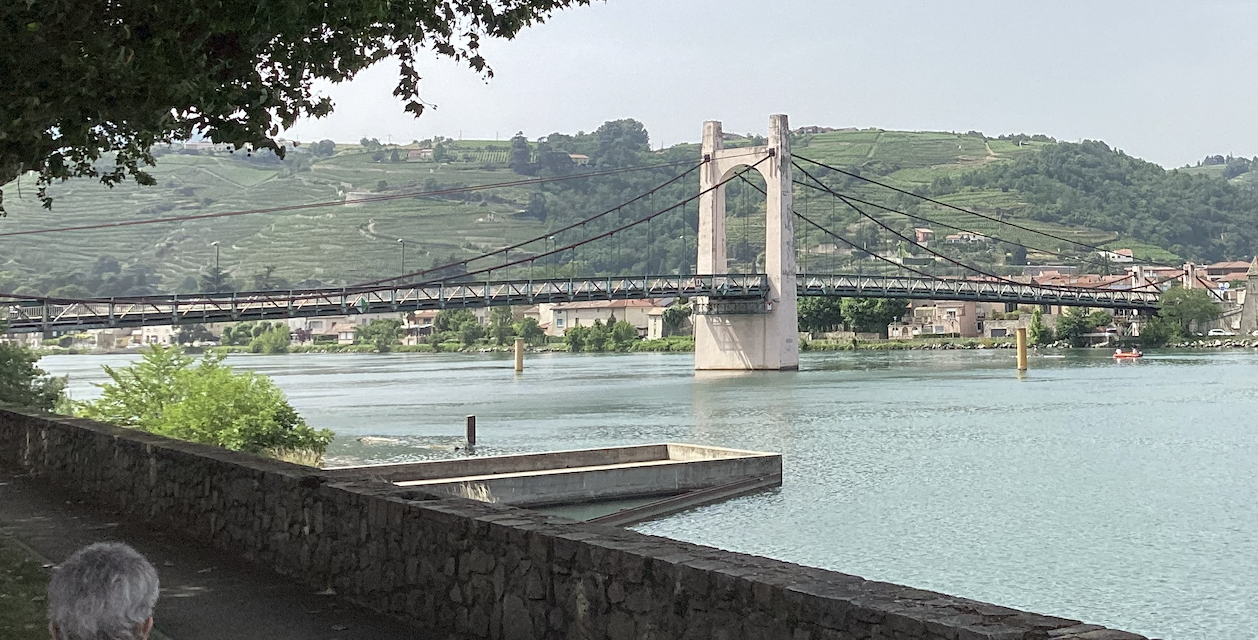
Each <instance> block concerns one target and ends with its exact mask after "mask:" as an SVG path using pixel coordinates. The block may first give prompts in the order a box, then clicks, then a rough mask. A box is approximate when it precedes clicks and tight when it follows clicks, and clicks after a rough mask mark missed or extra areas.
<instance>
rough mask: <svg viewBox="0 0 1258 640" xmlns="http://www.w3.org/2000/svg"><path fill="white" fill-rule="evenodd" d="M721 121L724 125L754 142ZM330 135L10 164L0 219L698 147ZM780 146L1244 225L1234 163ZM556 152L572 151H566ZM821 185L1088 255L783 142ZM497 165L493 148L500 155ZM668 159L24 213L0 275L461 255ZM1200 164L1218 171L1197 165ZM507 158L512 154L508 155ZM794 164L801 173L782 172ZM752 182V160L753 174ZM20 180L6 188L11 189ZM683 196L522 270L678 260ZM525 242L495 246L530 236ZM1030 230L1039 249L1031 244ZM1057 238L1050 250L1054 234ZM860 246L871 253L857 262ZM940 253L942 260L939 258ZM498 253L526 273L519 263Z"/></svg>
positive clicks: (640, 181) (1028, 219)
mask: <svg viewBox="0 0 1258 640" xmlns="http://www.w3.org/2000/svg"><path fill="white" fill-rule="evenodd" d="M755 142H757V141H756V140H753V139H741V140H740V139H733V140H730V141H728V142H727V145H730V146H739V145H746V144H753V143H755ZM362 143H364V144H365V146H364V144H349V145H346V144H339V145H337V146H336V148H335V150H334V153H332V154H331V155H328V154H327V153H321V154H320V153H313V152H312V149H311V146H310V145H306V146H303V147H301V148H299V150H297V151H295V152H291V153H290V154H289V155H288V157H287V158H286V159H285V160H283V161H281V160H280V159H278V158H276V157H274V156H271V155H268V154H260V155H256V156H245V155H244V154H240V153H235V154H229V153H226V152H217V153H214V152H200V153H190V152H176V151H167V152H165V153H162V154H161V155H160V157H159V158H158V166H157V167H156V169H155V171H154V172H153V173H154V175H155V177H156V178H157V186H153V187H139V186H136V185H133V184H130V185H123V186H119V187H115V188H113V189H108V188H105V187H103V186H101V185H99V184H95V183H93V182H90V181H86V180H82V181H72V182H68V183H65V184H61V185H55V186H54V187H52V189H51V190H50V193H51V195H52V196H53V197H54V198H55V201H54V205H53V209H52V210H51V211H48V210H45V209H43V208H41V207H40V205H39V202H38V200H37V199H36V198H35V197H34V185H33V184H32V183H31V182H30V180H29V179H28V180H27V181H23V182H22V183H21V184H16V183H15V184H10V185H7V186H5V195H6V198H5V205H6V208H7V209H8V210H9V216H8V217H7V218H0V233H6V232H15V231H24V230H32V229H41V228H51V227H65V226H77V225H87V224H97V223H102V222H114V221H128V220H143V219H153V218H162V217H169V216H186V215H200V214H215V213H222V212H234V211H244V210H254V209H265V208H271V207H279V206H285V205H294V204H307V203H320V202H335V201H340V200H342V199H345V198H348V197H352V198H359V197H363V196H373V195H382V194H407V193H416V192H421V191H426V190H432V189H437V188H448V187H452V186H466V185H482V184H492V183H500V182H508V181H514V180H520V179H523V178H526V177H528V175H539V176H548V175H555V174H568V173H580V172H582V171H590V170H595V169H606V168H615V167H625V166H636V165H643V164H655V163H664V162H682V161H685V162H687V163H689V162H692V161H696V162H697V159H698V146H697V145H694V144H689V145H678V146H676V147H673V148H670V149H667V150H664V151H651V150H650V145H649V140H648V138H647V133H646V131H645V129H642V127H641V125H640V124H638V123H636V122H633V121H630V120H625V121H616V122H611V123H606V124H605V125H604V126H602V127H600V128H599V129H598V130H596V131H594V132H592V133H588V134H578V135H573V136H568V135H560V134H554V135H551V136H548V138H547V141H546V143H545V144H540V145H539V144H537V143H532V144H531V145H530V146H529V147H528V148H527V149H525V150H524V152H523V154H522V155H521V154H520V149H519V148H517V149H516V151H515V152H513V150H512V143H511V142H510V141H451V140H444V141H440V145H439V146H440V149H441V152H440V154H439V155H441V156H443V157H442V158H441V161H439V162H438V161H433V160H431V159H424V160H420V159H418V158H416V159H408V152H409V151H411V150H415V149H418V148H420V147H421V146H429V145H424V144H419V143H415V144H411V145H405V146H399V147H390V146H387V145H379V143H378V142H375V141H362ZM793 146H794V151H795V153H796V155H797V156H800V157H803V158H809V159H812V160H817V161H819V162H823V163H826V164H830V165H833V166H836V167H841V168H845V169H851V170H853V171H856V172H859V173H860V174H861V175H863V176H868V177H875V178H877V179H879V180H883V181H886V182H889V183H891V184H894V185H896V186H899V187H902V188H905V189H908V190H912V191H916V192H928V193H930V194H932V195H934V196H935V197H937V198H939V199H941V200H943V201H946V202H949V203H952V204H955V205H958V206H963V207H968V208H972V209H975V210H977V211H980V212H982V213H985V214H988V215H991V216H993V217H996V218H1004V219H1008V220H1016V221H1018V222H1019V224H1021V225H1024V226H1026V227H1028V228H1030V229H1033V230H1042V231H1045V232H1048V233H1051V234H1053V235H1056V236H1059V237H1065V238H1070V239H1076V240H1079V241H1080V242H1085V243H1088V244H1095V245H1103V244H1104V245H1106V246H1110V247H1112V248H1119V247H1131V248H1133V249H1135V250H1136V251H1137V255H1140V256H1142V257H1146V258H1151V259H1158V260H1172V259H1178V258H1180V257H1184V258H1195V259H1216V258H1225V257H1226V258H1239V257H1248V256H1249V255H1252V253H1253V247H1254V246H1255V245H1256V244H1258V239H1256V238H1255V235H1254V234H1252V233H1250V232H1249V231H1248V229H1249V228H1250V227H1251V226H1252V224H1251V223H1253V222H1255V219H1256V218H1258V196H1255V195H1254V194H1255V192H1254V191H1253V190H1252V189H1249V188H1248V187H1247V186H1246V184H1247V183H1246V181H1247V180H1248V179H1249V178H1251V177H1253V174H1254V173H1258V172H1253V173H1245V174H1242V175H1240V176H1237V177H1233V179H1232V181H1231V182H1228V181H1226V180H1224V179H1223V178H1222V174H1221V169H1219V170H1216V169H1215V168H1214V167H1202V168H1192V169H1183V170H1178V171H1170V172H1168V171H1164V170H1162V169H1161V168H1160V167H1157V166H1156V165H1151V164H1148V163H1142V162H1140V161H1138V160H1136V159H1133V158H1129V157H1127V156H1124V155H1122V154H1119V153H1117V152H1114V151H1112V150H1110V149H1108V148H1107V147H1104V145H1099V143H1096V144H1093V143H1088V144H1085V145H1073V144H1064V143H1056V142H1053V141H1051V140H1048V139H1046V138H1043V137H1042V136H1038V137H1035V138H1029V137H1026V136H1015V137H1004V138H1003V139H993V138H987V137H985V136H983V135H981V134H977V133H970V134H954V133H938V132H916V133H914V132H897V131H881V130H840V131H830V132H827V133H817V134H804V135H799V136H797V137H796V139H795V140H794V141H793ZM568 154H582V155H586V156H588V157H589V158H590V160H589V163H590V164H589V166H588V167H583V166H573V164H572V163H571V162H570V161H569V160H568ZM800 162H801V165H802V166H804V167H805V168H808V169H809V170H810V172H813V173H814V174H815V175H817V176H818V177H820V178H821V179H822V180H824V181H826V183H827V184H828V185H830V186H831V187H832V188H836V189H839V190H841V191H843V192H844V193H849V194H852V195H856V196H858V197H862V198H866V199H869V200H872V201H876V202H879V203H883V204H885V205H887V206H889V207H892V208H895V209H898V210H901V211H905V212H908V213H912V214H915V215H918V216H921V217H924V218H927V219H929V220H932V221H934V224H933V225H931V224H929V223H923V222H921V221H915V220H911V219H908V218H905V217H903V216H900V215H896V214H892V213H887V212H878V211H875V210H872V209H871V210H870V211H869V212H870V213H873V214H874V215H875V217H876V218H877V219H878V220H880V221H882V222H884V223H885V224H886V225H888V226H889V227H891V228H893V229H895V230H897V232H900V233H911V230H912V228H914V227H920V226H935V227H936V231H937V233H938V235H939V236H942V235H945V234H947V233H952V231H950V230H948V229H947V228H946V226H945V225H955V226H958V227H964V228H967V229H971V230H974V231H978V232H981V233H984V234H987V235H993V236H1000V237H1002V238H1005V239H1007V240H1011V241H1014V242H1020V243H1024V244H1027V245H1029V246H1031V247H1032V250H1031V251H1029V252H1028V255H1027V257H1028V258H1029V259H1030V261H1031V262H1039V263H1049V262H1051V263H1057V262H1061V261H1071V260H1075V261H1078V262H1082V263H1087V262H1088V261H1089V260H1090V258H1089V253H1088V252H1087V251H1086V250H1084V249H1081V248H1080V247H1078V246H1072V245H1071V244H1070V243H1067V242H1061V241H1060V240H1054V239H1050V238H1046V237H1044V236H1041V235H1038V234H1036V233H1033V232H1032V231H1025V230H1018V229H1013V228H1011V227H1008V226H1006V225H1001V224H999V223H996V222H990V221H985V220H979V219H976V218H974V217H973V216H969V215H966V214H963V213H960V212H956V211H952V210H948V209H944V208H940V207H937V206H934V205H927V204H922V203H920V202H919V201H916V200H915V199H912V198H909V197H906V196H902V195H895V194H891V193H888V192H886V191H885V190H882V189H879V188H876V187H872V186H869V185H867V184H863V183H861V182H859V181H857V180H854V179H851V178H846V177H844V176H841V175H839V174H835V173H833V172H828V171H824V170H818V169H816V167H815V166H812V165H809V164H808V163H806V162H803V161H802V160H801V161H800ZM512 166H514V167H515V169H514V170H513V169H512V168H511V167H512ZM684 168H685V167H679V168H673V169H657V170H654V171H649V172H641V173H627V174H618V175H615V176H606V177H598V178H588V179H578V180H572V181H568V182H558V183H553V184H549V185H546V186H543V187H538V186H530V187H522V186H518V187H510V188H504V189H494V190H488V191H481V192H474V193H468V194H455V195H451V196H447V197H441V198H434V197H425V198H404V199H397V200H392V201H388V202H375V203H365V204H361V205H354V206H330V207H321V208H313V209H305V210H298V211H286V212H271V213H257V214H252V215H243V216H234V217H222V218H213V219H206V220H189V221H183V222H178V223H164V224H153V225H144V226H133V227H123V228H117V229H102V230H91V231H73V232H63V233H55V234H44V235H23V236H9V237H0V291H18V292H21V293H41V294H47V293H52V294H54V295H64V296H77V295H126V294H136V293H145V292H150V291H171V292H173V291H193V290H201V289H203V288H204V286H205V282H206V280H205V279H206V277H207V274H208V273H209V271H210V269H211V268H212V266H213V263H214V260H215V248H214V247H213V246H212V245H211V243H213V242H218V243H219V261H220V265H221V267H222V269H223V270H224V271H225V272H226V274H227V276H228V277H229V278H231V279H232V280H233V284H234V286H235V288H238V289H250V288H254V287H255V286H264V287H278V286H288V285H299V286H327V285H332V286H341V285H346V284H352V283H355V282H360V281H364V280H371V279H376V278H381V277H387V276H392V275H396V274H398V273H399V272H400V271H401V269H402V265H401V264H400V260H401V245H400V244H399V243H398V242H397V240H398V239H404V240H405V241H406V268H407V270H415V269H419V268H426V267H429V266H432V265H434V264H445V263H448V262H451V261H456V260H465V259H467V258H470V257H473V256H476V255H479V254H481V253H484V252H486V251H490V250H493V249H495V248H500V247H502V246H505V245H508V244H511V243H514V242H518V241H521V240H523V239H526V238H531V237H537V236H547V235H548V234H549V233H551V231H552V230H553V229H556V228H558V227H561V226H563V225H565V224H567V223H570V222H573V221H577V220H581V219H584V218H586V217H588V216H590V215H593V214H595V213H598V212H600V211H603V210H606V209H608V208H610V207H613V206H615V205H616V204H618V203H620V202H623V201H625V200H627V199H629V198H631V197H633V196H635V195H637V194H639V193H642V192H644V191H647V190H649V189H651V188H652V187H655V186H657V185H659V184H660V183H662V182H664V181H665V180H666V179H668V178H669V177H671V176H673V175H676V174H677V173H678V172H680V171H681V170H684ZM1215 171H1219V172H1220V175H1218V176H1215V175H1212V173H1213V172H1215ZM525 174H528V175H525ZM797 179H802V176H797ZM752 182H756V183H759V182H760V181H759V178H758V177H756V178H752ZM696 189H697V178H695V177H694V175H693V174H692V175H690V176H688V177H687V179H686V180H685V181H683V182H679V183H676V184H673V185H671V186H670V187H668V188H666V189H664V190H662V191H660V192H658V193H656V194H655V195H653V196H652V197H650V198H647V199H643V200H641V201H639V202H637V203H635V204H634V205H633V206H631V207H628V208H626V209H625V210H624V211H622V212H620V213H617V214H614V215H611V216H608V217H607V218H605V219H603V220H601V221H599V222H596V223H591V224H590V225H588V226H587V227H586V228H583V229H577V230H574V231H573V232H570V233H569V234H560V235H561V237H558V238H556V240H555V241H554V242H553V243H552V242H551V241H549V240H546V241H543V244H546V245H548V246H556V245H558V246H563V245H565V244H566V243H568V242H573V241H576V240H578V239H579V238H581V237H585V236H588V235H593V234H594V233H598V232H601V231H607V230H610V229H612V228H615V227H616V226H617V225H618V224H620V222H623V221H627V220H630V219H634V218H636V217H638V216H641V215H645V214H646V213H648V212H650V211H654V210H657V209H659V208H661V207H663V206H666V205H668V204H671V203H673V202H676V201H678V200H681V199H683V198H685V197H687V196H688V195H691V194H693V193H694V192H695V190H696ZM19 194H20V195H19ZM728 202H729V207H730V222H729V235H730V244H731V248H730V255H731V258H732V260H733V262H734V264H733V265H732V266H731V268H732V269H735V270H741V269H753V268H756V267H755V265H756V264H757V261H758V259H759V253H760V250H761V249H760V247H761V246H762V242H763V237H764V235H763V234H764V229H763V218H762V212H763V205H762V202H761V199H760V196H759V195H758V194H755V193H753V190H752V189H750V188H747V187H745V185H742V184H740V183H734V184H731V185H730V187H729V189H728ZM796 208H797V210H799V211H800V213H804V214H805V215H808V216H809V217H812V218H814V219H817V220H818V221H819V222H822V223H823V224H825V225H826V226H828V227H829V228H831V229H833V230H835V231H836V232H839V233H841V234H843V235H844V236H845V238H846V239H848V240H853V241H855V242H856V243H857V244H860V245H862V246H865V247H867V248H868V249H869V250H870V251H877V252H880V253H888V252H891V251H893V250H894V249H895V247H897V246H898V245H903V244H904V243H903V242H901V241H900V240H898V239H897V238H896V237H895V235H894V234H893V233H890V232H887V231H885V230H883V229H880V228H879V227H878V225H877V224H875V223H871V222H869V221H868V220H865V219H863V218H862V217H861V216H860V215H859V214H857V213H856V212H854V211H852V210H849V209H847V208H846V207H844V206H843V205H841V204H837V203H835V202H834V201H833V199H829V198H827V197H825V196H823V195H821V194H818V193H817V192H815V191H812V190H808V189H802V188H797V190H796ZM695 217H696V210H695V207H694V205H693V204H692V205H691V206H689V207H687V208H686V209H685V210H679V211H676V212H674V213H670V214H668V215H666V216H662V217H661V218H660V219H658V220H656V221H654V222H653V223H652V225H653V226H652V227H651V229H650V231H649V233H650V234H651V235H650V238H651V239H652V240H651V242H650V243H649V244H648V242H647V238H648V229H647V227H646V225H643V226H641V227H638V228H635V229H633V230H631V231H629V232H625V233H621V234H617V235H616V236H615V237H613V238H610V239H609V240H607V241H604V242H602V243H600V245H599V246H597V247H589V248H584V249H582V250H580V251H576V252H572V253H571V254H568V255H565V256H563V257H562V258H560V259H558V260H555V261H551V262H546V263H545V264H543V263H538V264H537V265H536V267H535V268H536V269H537V270H538V275H539V276H540V275H541V274H545V275H551V274H559V273H574V274H582V275H593V274H612V273H643V272H646V271H649V272H673V271H677V270H679V269H687V268H688V267H687V266H686V265H688V264H690V263H691V262H692V261H693V255H692V254H693V252H694V242H695V241H694V231H693V229H694V224H695V223H694V220H695ZM797 229H799V233H800V240H801V249H800V250H801V257H800V260H801V262H808V263H809V266H808V269H809V270H810V271H813V272H819V271H823V270H845V269H849V268H866V267H864V266H858V265H857V263H856V262H855V260H856V258H855V257H853V256H852V255H851V251H850V250H849V249H848V247H847V246H845V245H844V244H843V243H842V242H840V241H838V240H835V239H834V238H829V237H826V236H824V235H823V234H821V233H820V232H817V231H816V230H811V229H808V228H807V225H797ZM545 248H546V247H545V246H536V245H534V246H532V247H529V248H528V249H527V250H526V251H523V252H520V254H513V255H512V256H511V257H512V258H513V259H517V258H519V257H521V256H522V255H524V254H527V253H540V252H542V251H544V250H545ZM1011 249H1012V247H1011V246H1010V245H1003V244H1002V245H993V246H981V247H960V248H954V247H950V248H949V249H948V250H949V251H950V252H952V253H953V254H954V255H956V256H958V257H960V258H963V259H964V260H965V261H967V262H972V263H978V264H982V265H984V266H989V267H991V268H992V269H996V270H1002V269H1003V270H1005V271H1008V272H1013V271H1015V270H1018V269H1019V267H1018V266H1017V264H1016V263H1017V261H1018V259H1019V258H1020V257H1019V258H1014V259H1011V257H1010V256H1011V255H1014V254H1016V253H1017V252H1016V251H1011ZM1036 249H1044V250H1045V251H1037V250H1036ZM1056 253H1061V254H1065V255H1064V256H1062V255H1055V254H1056ZM871 268H872V267H871ZM940 268H941V269H943V267H940ZM512 275H514V276H517V277H519V276H522V275H526V274H525V273H524V272H523V269H518V270H517V271H515V272H514V273H513V274H512Z"/></svg>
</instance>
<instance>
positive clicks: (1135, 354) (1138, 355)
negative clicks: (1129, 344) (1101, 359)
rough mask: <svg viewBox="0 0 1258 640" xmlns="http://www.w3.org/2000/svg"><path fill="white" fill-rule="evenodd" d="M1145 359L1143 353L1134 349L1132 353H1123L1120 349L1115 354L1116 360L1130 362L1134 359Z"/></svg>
mask: <svg viewBox="0 0 1258 640" xmlns="http://www.w3.org/2000/svg"><path fill="white" fill-rule="evenodd" d="M1143 357H1144V354H1143V353H1141V352H1140V351H1137V350H1136V349H1132V350H1131V351H1123V350H1122V349H1118V350H1117V351H1115V352H1114V359H1115V360H1130V359H1132V358H1143Z"/></svg>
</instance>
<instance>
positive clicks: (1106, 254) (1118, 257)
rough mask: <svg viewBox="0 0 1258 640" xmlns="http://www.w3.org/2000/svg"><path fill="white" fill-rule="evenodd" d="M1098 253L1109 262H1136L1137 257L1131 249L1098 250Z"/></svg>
mask: <svg viewBox="0 0 1258 640" xmlns="http://www.w3.org/2000/svg"><path fill="white" fill-rule="evenodd" d="M1096 255H1098V256H1101V257H1102V258H1104V259H1105V260H1106V261H1107V262H1113V263H1126V262H1134V261H1135V259H1136V257H1135V255H1133V254H1132V252H1131V249H1118V250H1117V251H1097V252H1096Z"/></svg>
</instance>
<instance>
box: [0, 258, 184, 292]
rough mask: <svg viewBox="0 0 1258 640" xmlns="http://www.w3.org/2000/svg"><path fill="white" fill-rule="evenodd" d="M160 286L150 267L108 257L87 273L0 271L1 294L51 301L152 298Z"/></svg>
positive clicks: (99, 260)
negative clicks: (60, 299)
mask: <svg viewBox="0 0 1258 640" xmlns="http://www.w3.org/2000/svg"><path fill="white" fill-rule="evenodd" d="M162 283H163V278H162V276H161V275H159V274H157V273H156V272H155V270H154V269H153V268H152V267H149V266H147V265H142V264H133V265H123V264H122V263H120V262H119V261H118V260H117V259H115V258H113V257H110V256H103V257H101V258H99V259H97V261H96V264H95V265H93V266H92V268H91V269H89V270H86V271H84V270H82V269H71V270H68V271H54V272H47V273H22V272H18V271H0V291H7V292H12V293H17V294H19V295H39V296H51V297H54V298H108V297H113V296H142V295H151V294H155V293H159V292H160V291H161V289H162ZM193 288H194V289H195V288H196V287H193Z"/></svg>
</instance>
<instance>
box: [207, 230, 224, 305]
mask: <svg viewBox="0 0 1258 640" xmlns="http://www.w3.org/2000/svg"><path fill="white" fill-rule="evenodd" d="M210 246H212V247H214V293H218V292H219V290H220V289H222V288H223V287H222V284H223V283H222V279H223V275H222V274H223V272H222V271H219V270H218V240H215V241H214V242H211V243H210Z"/></svg>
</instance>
